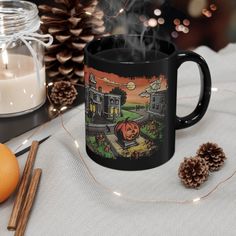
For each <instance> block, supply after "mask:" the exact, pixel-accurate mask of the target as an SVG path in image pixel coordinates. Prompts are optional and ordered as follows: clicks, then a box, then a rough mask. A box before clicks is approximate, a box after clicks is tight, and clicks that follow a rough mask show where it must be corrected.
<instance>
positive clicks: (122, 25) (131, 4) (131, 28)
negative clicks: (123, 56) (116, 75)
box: [107, 0, 164, 61]
mask: <svg viewBox="0 0 236 236" xmlns="http://www.w3.org/2000/svg"><path fill="white" fill-rule="evenodd" d="M151 3H154V0H129V1H126V5H125V11H124V13H123V14H122V15H120V16H118V17H116V18H111V19H108V21H109V26H111V27H112V28H115V30H114V32H113V33H114V34H122V35H123V37H124V39H125V42H126V45H125V47H127V48H129V50H130V53H131V54H132V58H133V60H134V61H140V60H141V61H146V60H151V58H146V56H147V55H149V56H150V53H149V52H150V51H153V50H154V51H155V52H157V51H159V47H160V46H159V44H158V41H157V40H156V38H157V33H158V32H157V30H158V26H157V27H155V29H153V28H151V27H149V26H148V25H145V24H143V22H141V21H140V16H141V15H145V10H144V9H145V6H146V5H147V4H151ZM163 3H164V1H163V0H159V1H155V6H156V5H159V6H160V5H161V4H163ZM123 4H124V3H122V2H121V1H117V0H111V1H107V8H109V10H110V11H112V12H119V10H120V9H122V8H123V7H124V5H123ZM108 30H109V29H108ZM128 35H140V37H139V38H138V37H128ZM145 35H149V36H150V37H149V38H148V40H145V41H144V36H145ZM151 54H152V57H155V55H154V53H151ZM156 56H157V57H158V55H156ZM153 59H155V58H153Z"/></svg>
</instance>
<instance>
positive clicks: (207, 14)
mask: <svg viewBox="0 0 236 236" xmlns="http://www.w3.org/2000/svg"><path fill="white" fill-rule="evenodd" d="M202 14H203V15H204V16H206V17H208V18H210V17H212V13H211V11H209V10H207V9H205V8H204V9H202Z"/></svg>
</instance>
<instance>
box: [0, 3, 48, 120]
mask: <svg viewBox="0 0 236 236" xmlns="http://www.w3.org/2000/svg"><path fill="white" fill-rule="evenodd" d="M39 29H40V19H39V16H38V9H37V6H36V5H35V4H33V3H30V2H26V1H18V0H13V1H12V0H11V1H7V0H5V1H1V2H0V117H10V116H18V115H22V114H26V113H29V112H32V111H34V110H36V109H37V108H39V107H40V106H42V105H43V104H44V103H45V101H46V81H45V65H44V61H43V59H44V46H45V45H50V44H51V43H52V37H51V36H50V35H41V34H40V31H39ZM45 38H48V39H49V42H48V43H44V39H45Z"/></svg>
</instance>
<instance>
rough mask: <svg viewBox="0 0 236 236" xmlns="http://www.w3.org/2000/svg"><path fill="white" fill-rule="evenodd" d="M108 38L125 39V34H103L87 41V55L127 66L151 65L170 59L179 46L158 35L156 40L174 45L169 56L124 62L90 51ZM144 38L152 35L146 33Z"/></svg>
mask: <svg viewBox="0 0 236 236" xmlns="http://www.w3.org/2000/svg"><path fill="white" fill-rule="evenodd" d="M140 36H141V35H138V34H129V35H126V36H125V37H140ZM108 38H111V39H124V35H122V34H117V35H109V36H103V37H101V38H97V39H93V40H92V41H91V42H89V43H87V45H86V46H85V48H84V52H85V55H88V56H89V57H90V58H92V59H94V60H98V61H102V62H105V63H108V64H113V65H126V66H127V65H150V64H156V63H157V62H159V61H162V60H169V59H170V58H172V57H173V56H174V55H176V52H177V48H176V46H175V44H174V43H173V42H171V41H169V40H166V39H163V38H161V37H156V40H158V41H161V42H164V43H167V44H169V45H171V46H172V47H173V52H172V53H170V54H167V56H166V57H164V58H159V59H155V60H152V61H138V62H137V61H135V62H134V61H133V62H132V61H130V62H122V61H115V60H108V59H106V58H102V57H99V56H96V55H97V54H93V53H91V52H90V51H89V47H90V46H91V45H93V44H94V43H96V42H99V41H100V42H101V40H102V39H108ZM144 38H152V36H149V35H145V36H144ZM104 51H105V50H104Z"/></svg>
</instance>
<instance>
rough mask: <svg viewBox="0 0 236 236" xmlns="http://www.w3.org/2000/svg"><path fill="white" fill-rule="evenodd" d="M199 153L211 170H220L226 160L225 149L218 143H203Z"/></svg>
mask: <svg viewBox="0 0 236 236" xmlns="http://www.w3.org/2000/svg"><path fill="white" fill-rule="evenodd" d="M197 155H198V156H199V157H201V158H203V159H205V161H206V163H207V165H208V166H209V170H210V171H217V170H219V169H220V168H221V166H223V164H224V162H225V160H226V156H225V153H224V151H223V149H222V148H221V147H219V146H218V145H217V144H216V143H210V142H208V143H205V144H202V145H201V146H200V147H199V149H198V151H197Z"/></svg>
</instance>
